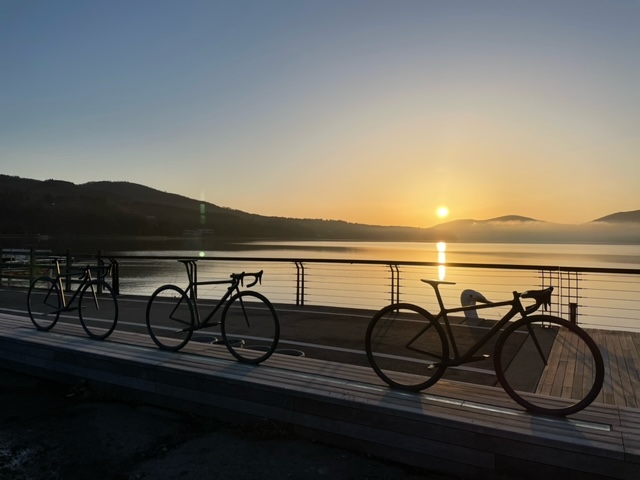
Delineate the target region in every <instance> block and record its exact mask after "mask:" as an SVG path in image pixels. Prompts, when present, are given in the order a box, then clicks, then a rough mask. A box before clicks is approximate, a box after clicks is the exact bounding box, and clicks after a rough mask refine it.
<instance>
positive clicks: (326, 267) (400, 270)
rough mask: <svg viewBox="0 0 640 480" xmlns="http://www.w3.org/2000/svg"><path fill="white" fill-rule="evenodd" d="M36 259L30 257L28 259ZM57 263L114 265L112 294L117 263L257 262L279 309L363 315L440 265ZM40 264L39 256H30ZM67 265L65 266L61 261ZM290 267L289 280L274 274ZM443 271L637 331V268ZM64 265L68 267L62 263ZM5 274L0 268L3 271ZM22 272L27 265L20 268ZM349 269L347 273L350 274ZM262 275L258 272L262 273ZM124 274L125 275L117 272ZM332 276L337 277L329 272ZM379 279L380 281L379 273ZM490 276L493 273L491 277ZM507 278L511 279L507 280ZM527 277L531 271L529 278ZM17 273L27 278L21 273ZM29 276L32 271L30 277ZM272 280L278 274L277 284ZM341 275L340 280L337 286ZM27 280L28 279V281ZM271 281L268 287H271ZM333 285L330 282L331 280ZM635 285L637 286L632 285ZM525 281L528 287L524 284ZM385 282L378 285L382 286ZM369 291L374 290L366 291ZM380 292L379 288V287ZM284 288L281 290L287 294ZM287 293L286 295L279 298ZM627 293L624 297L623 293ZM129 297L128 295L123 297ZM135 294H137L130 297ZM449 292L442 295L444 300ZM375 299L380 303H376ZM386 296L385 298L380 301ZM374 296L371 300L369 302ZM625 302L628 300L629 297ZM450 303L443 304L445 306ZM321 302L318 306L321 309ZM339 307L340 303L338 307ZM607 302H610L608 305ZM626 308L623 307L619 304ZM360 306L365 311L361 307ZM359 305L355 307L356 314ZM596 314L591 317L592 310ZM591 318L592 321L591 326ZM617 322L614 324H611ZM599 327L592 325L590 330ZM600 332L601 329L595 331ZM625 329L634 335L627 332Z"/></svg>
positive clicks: (82, 258)
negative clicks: (538, 295)
mask: <svg viewBox="0 0 640 480" xmlns="http://www.w3.org/2000/svg"><path fill="white" fill-rule="evenodd" d="M38 253H40V252H36V251H34V255H37V254H38ZM54 256H55V254H53V253H51V252H47V253H46V258H52V257H54ZM58 257H61V258H63V259H64V258H66V259H72V260H73V261H74V262H77V263H85V264H86V262H87V259H93V261H96V262H97V263H98V264H100V263H101V262H104V261H105V260H107V259H109V260H110V261H112V262H114V263H115V265H114V268H113V270H112V278H111V281H112V285H113V287H114V288H115V289H116V293H118V292H119V290H120V288H119V287H120V285H121V280H122V279H121V278H120V277H121V271H122V268H120V265H119V263H122V264H124V265H125V267H126V266H127V265H131V264H132V263H134V262H135V261H142V262H163V261H173V262H175V261H176V260H183V261H193V260H198V261H199V262H201V263H203V264H206V263H207V262H224V263H234V262H236V263H257V264H259V266H258V268H262V265H264V266H265V267H267V266H268V265H276V266H277V268H276V269H275V272H276V276H275V277H274V274H273V272H274V268H273V267H269V268H270V270H268V271H267V273H266V276H265V278H266V279H267V281H266V284H265V287H266V288H267V289H269V288H274V291H276V290H277V292H278V295H280V297H281V298H282V297H285V298H284V299H283V300H282V302H283V303H292V304H293V303H295V304H296V305H307V304H315V305H327V306H331V305H335V306H342V305H345V306H351V305H353V306H354V308H370V307H373V306H374V305H376V304H378V303H379V304H382V303H384V304H387V303H389V302H392V303H393V302H399V301H400V300H401V299H402V301H403V302H406V301H411V300H413V301H421V299H422V298H424V296H425V294H424V292H423V291H422V290H418V289H417V288H416V285H415V283H414V273H415V272H416V271H419V270H424V269H428V270H430V269H434V271H437V269H438V267H441V266H442V265H443V264H442V262H430V261H397V260H363V259H342V258H341V259H326V258H324V259H323V258H296V257H284V258H274V257H261V256H211V257H195V256H171V255H112V254H102V253H101V252H98V254H97V255H96V254H95V253H94V254H85V253H78V254H74V255H71V254H70V253H69V252H68V251H67V252H65V253H64V254H62V255H58ZM38 258H40V257H38ZM68 261H69V262H70V261H71V260H68ZM29 263H30V264H31V265H32V267H33V265H35V264H38V261H37V258H34V259H33V261H32V262H29ZM286 265H289V266H291V267H292V271H291V275H292V276H290V274H289V273H286V270H283V268H282V267H284V266H286ZM445 265H446V268H447V271H450V270H454V269H458V272H457V275H462V276H463V277H466V278H467V281H469V282H473V281H476V277H477V276H478V275H480V276H483V277H485V278H487V279H488V280H490V283H489V284H482V283H479V284H477V285H476V284H474V288H475V286H477V287H479V288H480V289H484V288H486V289H487V292H488V293H492V288H493V289H494V291H495V290H496V289H498V288H502V287H503V285H502V284H504V283H508V282H509V281H512V280H509V279H510V278H528V279H529V280H526V281H527V283H526V285H524V287H525V288H533V287H535V286H536V284H539V286H540V287H545V286H550V285H553V286H555V287H556V290H555V291H554V304H555V305H554V308H556V309H557V310H556V311H555V314H557V315H559V316H564V317H565V318H569V319H571V320H572V321H577V320H578V318H579V315H580V319H582V318H583V316H584V315H585V314H587V315H588V316H589V322H593V321H595V322H596V324H597V325H601V326H604V325H607V324H608V322H609V320H608V317H610V316H611V317H612V318H614V319H620V322H622V323H625V322H626V324H629V323H632V324H633V325H635V324H636V323H638V324H640V321H636V320H640V313H639V312H640V269H635V268H609V267H573V266H561V265H531V264H526V265H514V264H495V263H462V262H460V263H453V262H447V263H446V264H445ZM69 266H70V264H69ZM5 267H6V266H5ZM27 267H28V265H27ZM351 267H353V268H351ZM376 267H382V270H381V271H380V272H379V273H376V274H375V275H376V276H375V277H374V276H370V273H369V272H370V270H369V269H370V268H374V270H375V268H376ZM265 269H266V268H265ZM125 271H127V269H126V268H125ZM332 271H333V272H336V271H337V272H338V273H337V277H336V276H335V275H334V276H333V277H332V278H330V276H331V275H333V274H332V273H331V272H332ZM383 271H386V272H387V274H386V275H385V276H384V277H383V276H381V274H382V272H383ZM359 272H360V274H361V275H362V283H361V284H360V286H359V287H356V286H354V285H355V282H357V279H358V274H359ZM494 272H495V273H494ZM510 272H513V274H512V273H510ZM527 272H532V273H533V275H531V274H528V273H527ZM25 273H27V271H26V270H25ZM30 273H31V274H32V275H33V273H34V272H33V268H31V272H30ZM3 275H5V274H4V273H3V272H2V270H0V284H1V283H2V282H3V280H4V279H8V280H9V281H12V279H11V278H10V277H9V276H7V275H5V277H4V279H3ZM278 275H280V276H279V277H278ZM342 275H344V279H345V281H344V282H342V281H340V278H341V276H342ZM596 277H597V280H598V282H599V285H598V286H597V287H596V288H593V279H594V278H596ZM31 278H33V277H31ZM274 278H275V279H276V281H275V283H276V284H278V282H279V285H276V286H275V287H274ZM336 278H337V279H338V281H337V282H336V281H335V279H336ZM636 278H637V280H636ZM532 280H533V281H532ZM384 282H386V283H384ZM372 285H374V286H375V288H377V290H375V291H374V290H372V289H371V288H370V287H371V286H372ZM382 287H384V288H382ZM287 289H288V290H287ZM287 291H288V293H286V292H287ZM619 292H623V293H624V294H625V295H626V297H625V300H624V301H623V302H620V301H619V298H618V297H617V296H616V295H617V294H618V293H619ZM629 292H630V293H629ZM126 293H129V292H126ZM138 293H139V292H138ZM452 293H453V290H451V291H450V292H448V293H447V295H448V296H449V297H452ZM381 294H382V296H381ZM384 295H386V297H385V296H384ZM374 296H375V298H373V297H374ZM632 297H633V298H632ZM451 300H453V298H450V301H451ZM325 302H326V303H325ZM341 302H342V303H341ZM612 302H615V303H612ZM625 302H626V303H625ZM365 305H366V306H365ZM361 306H362V307H361ZM596 310H597V311H596ZM593 318H595V320H593ZM616 321H617V320H616ZM598 322H600V323H598ZM603 328H604V327H603ZM633 328H640V326H639V327H633Z"/></svg>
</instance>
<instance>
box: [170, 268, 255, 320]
mask: <svg viewBox="0 0 640 480" xmlns="http://www.w3.org/2000/svg"><path fill="white" fill-rule="evenodd" d="M180 261H181V262H182V263H183V264H184V266H185V268H186V269H187V277H188V279H189V285H188V286H187V288H186V289H185V294H187V295H188V296H189V299H190V300H191V302H192V303H193V309H194V314H195V318H196V325H195V326H194V327H192V328H186V329H184V331H189V330H191V331H196V330H200V329H202V328H208V327H215V326H217V325H218V322H215V323H212V324H209V322H210V321H211V319H212V318H213V317H214V315H215V314H216V313H217V312H218V311H219V310H220V308H222V306H223V305H224V304H225V302H226V301H227V300H228V299H229V298H230V297H231V296H232V295H233V294H234V293H236V292H240V288H239V285H240V280H238V279H237V278H235V277H232V278H231V279H230V280H207V281H205V282H199V281H198V267H197V264H196V261H195V260H180ZM225 284H229V287H227V291H226V292H225V293H224V295H223V296H222V297H221V298H220V300H218V301H217V303H216V305H215V306H214V307H213V310H212V311H211V313H209V315H207V317H206V318H205V319H204V320H201V319H200V309H199V307H198V286H200V285H225ZM240 301H241V302H242V300H240ZM243 307H244V305H243Z"/></svg>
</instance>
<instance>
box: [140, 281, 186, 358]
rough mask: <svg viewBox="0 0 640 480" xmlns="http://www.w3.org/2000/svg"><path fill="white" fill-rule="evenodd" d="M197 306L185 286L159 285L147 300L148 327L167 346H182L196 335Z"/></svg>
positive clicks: (174, 347) (158, 343)
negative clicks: (192, 302) (194, 312)
mask: <svg viewBox="0 0 640 480" xmlns="http://www.w3.org/2000/svg"><path fill="white" fill-rule="evenodd" d="M194 323H195V322H194V315H193V306H192V304H191V300H189V297H188V296H187V294H186V293H184V290H182V289H181V288H178V287H176V286H175V285H164V286H162V287H160V288H158V289H157V290H156V291H155V292H153V294H152V295H151V298H150V299H149V303H148V304H147V330H148V331H149V335H150V336H151V338H152V340H153V341H154V342H155V344H156V345H157V346H158V347H160V348H162V349H163V350H174V351H175V350H180V349H181V348H182V347H184V346H185V345H186V344H187V343H188V342H189V340H190V339H191V335H193V327H194Z"/></svg>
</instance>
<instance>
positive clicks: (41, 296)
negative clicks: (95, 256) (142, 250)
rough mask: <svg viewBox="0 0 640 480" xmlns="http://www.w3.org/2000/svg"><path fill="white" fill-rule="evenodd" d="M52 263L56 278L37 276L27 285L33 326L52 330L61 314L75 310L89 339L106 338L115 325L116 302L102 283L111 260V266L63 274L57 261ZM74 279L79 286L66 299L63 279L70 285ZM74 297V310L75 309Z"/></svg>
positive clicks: (114, 297)
mask: <svg viewBox="0 0 640 480" xmlns="http://www.w3.org/2000/svg"><path fill="white" fill-rule="evenodd" d="M54 263H55V267H56V274H55V277H49V276H42V277H38V278H36V279H35V280H34V281H33V282H31V285H30V286H29V292H28V294H27V310H28V311H29V317H30V318H31V321H32V322H33V324H34V325H35V327H36V328H37V329H38V330H42V331H47V330H51V329H52V328H53V327H54V325H55V324H56V323H57V322H58V320H59V319H60V314H61V313H63V312H73V311H75V310H77V311H78V317H79V318H80V324H81V325H82V328H83V329H84V331H85V332H86V333H87V335H89V337H91V338H93V339H96V340H103V339H105V338H107V337H108V336H109V335H111V333H112V332H113V330H114V329H115V328H116V323H117V322H118V301H117V300H116V295H115V293H114V292H113V289H112V288H111V286H110V285H109V284H108V283H107V282H106V281H105V280H104V278H105V277H106V276H107V275H108V274H109V272H110V271H111V268H112V267H113V265H114V260H113V259H112V260H111V264H110V265H98V266H90V265H87V266H85V267H83V268H81V269H75V270H71V271H68V272H66V273H61V272H60V262H59V260H58V259H55V260H54ZM91 272H96V274H97V278H93V276H92V273H91ZM75 276H78V279H77V281H78V282H79V283H78V287H77V288H76V290H75V292H74V293H73V295H72V296H71V298H67V295H66V293H65V289H64V288H63V284H62V280H63V279H64V280H65V282H66V283H67V284H69V282H71V281H72V277H75ZM76 298H77V299H78V306H77V307H76V306H74V302H75V300H76Z"/></svg>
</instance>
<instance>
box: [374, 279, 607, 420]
mask: <svg viewBox="0 0 640 480" xmlns="http://www.w3.org/2000/svg"><path fill="white" fill-rule="evenodd" d="M422 281H423V282H425V283H427V284H429V285H431V287H433V289H434V291H435V294H436V298H437V300H438V305H439V307H440V312H439V313H438V314H436V315H435V316H434V315H432V314H431V313H429V312H428V311H427V310H425V309H424V308H422V307H419V306H417V305H413V304H409V303H397V304H392V305H389V306H387V307H385V308H383V309H381V310H380V311H378V312H377V313H376V314H375V315H374V316H373V318H372V319H371V321H370V323H369V326H368V328H367V332H366V336H365V348H366V352H367V358H368V360H369V363H370V364H371V366H372V368H373V370H374V371H375V372H376V373H377V374H378V376H379V377H380V378H381V379H382V380H384V381H385V382H386V383H387V384H388V385H390V386H392V387H396V388H401V389H406V390H413V391H418V390H422V389H425V388H428V387H430V386H432V385H433V384H435V383H436V382H437V381H438V380H439V379H440V378H441V377H442V375H443V374H444V373H445V371H446V369H447V368H450V367H462V366H463V365H465V364H468V363H471V362H477V361H482V360H485V359H487V358H489V355H488V354H481V355H478V353H479V352H480V351H481V350H482V349H483V348H489V345H488V344H489V342H490V340H492V339H493V338H494V337H496V336H497V341H496V343H495V346H494V347H493V364H494V369H495V374H496V376H497V379H498V382H499V383H500V384H501V385H502V388H503V389H504V390H505V392H507V394H508V395H509V396H510V397H511V398H512V399H513V400H515V401H516V402H517V403H518V404H520V405H521V406H523V407H524V408H526V409H527V410H529V411H531V412H535V413H545V414H550V415H559V416H564V415H570V414H572V413H576V412H578V411H580V410H582V409H583V408H585V407H587V406H588V405H590V404H591V403H592V402H593V401H594V400H595V398H596V397H597V396H598V394H599V392H600V390H601V388H602V384H603V382H604V362H603V359H602V354H601V353H600V350H599V349H598V346H597V345H596V343H595V342H594V341H593V339H592V338H591V337H590V336H589V335H588V334H587V333H586V332H585V331H584V330H583V329H582V328H580V327H579V326H577V325H576V324H574V323H571V322H569V321H567V320H565V319H562V318H559V317H555V316H552V315H540V314H538V315H532V314H533V313H534V312H536V311H537V310H538V309H540V307H541V306H544V307H545V308H546V307H547V306H548V305H550V304H551V295H552V292H553V287H549V288H546V289H544V290H530V291H526V292H523V293H518V292H513V298H512V299H511V300H506V301H501V302H489V301H486V299H485V300H484V301H483V303H478V304H475V305H467V306H462V307H458V308H446V307H445V306H444V302H443V300H442V296H441V294H440V290H439V286H440V285H455V283H453V282H444V281H436V280H422ZM527 299H528V300H531V301H533V302H534V303H533V304H532V305H529V306H524V305H523V303H522V300H527ZM497 307H510V308H509V310H508V312H507V313H506V314H505V315H504V316H503V317H502V318H501V319H500V320H498V321H497V322H495V323H494V324H493V325H492V326H491V327H490V328H488V329H486V331H485V332H484V333H483V334H482V335H481V337H480V338H478V339H477V340H476V341H475V342H474V343H472V344H471V345H470V346H469V347H468V348H467V349H466V351H464V352H462V353H461V352H460V349H459V348H458V342H457V341H456V338H459V336H460V334H458V336H457V335H456V334H454V327H455V328H459V329H461V332H462V329H467V330H468V329H470V328H473V327H470V326H468V325H455V324H452V322H451V321H450V319H449V314H452V313H460V312H469V311H477V310H481V309H486V308H497ZM516 317H520V318H519V319H517V320H515V321H513V322H512V321H511V320H512V319H514V318H516ZM476 331H478V330H476ZM450 348H451V350H453V355H452V356H451V355H450ZM463 368H464V367H463Z"/></svg>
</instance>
